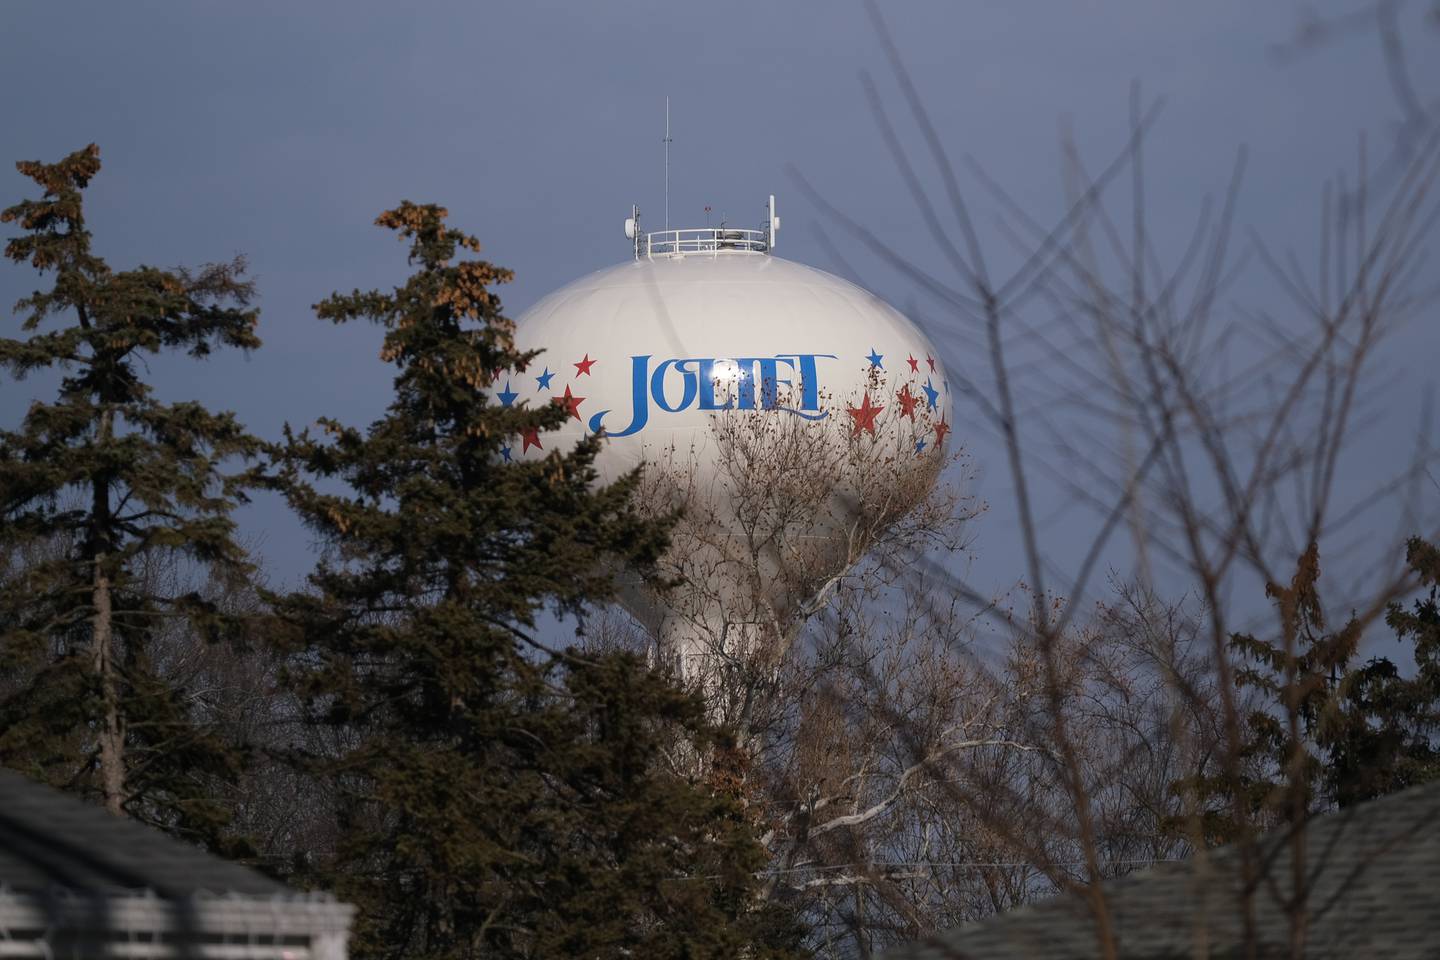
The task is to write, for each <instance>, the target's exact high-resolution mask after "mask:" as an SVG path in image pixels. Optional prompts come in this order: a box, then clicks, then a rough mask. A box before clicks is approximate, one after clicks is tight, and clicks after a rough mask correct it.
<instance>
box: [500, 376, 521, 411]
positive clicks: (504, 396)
mask: <svg viewBox="0 0 1440 960" xmlns="http://www.w3.org/2000/svg"><path fill="white" fill-rule="evenodd" d="M495 396H497V397H499V398H500V406H502V407H508V406H510V405H511V404H513V403H514V402H515V398H516V397H518V396H519V394H518V393H514V392H512V391H511V389H510V381H509V380H506V381H505V389H504V390H501V391H500V392H499V393H497V394H495Z"/></svg>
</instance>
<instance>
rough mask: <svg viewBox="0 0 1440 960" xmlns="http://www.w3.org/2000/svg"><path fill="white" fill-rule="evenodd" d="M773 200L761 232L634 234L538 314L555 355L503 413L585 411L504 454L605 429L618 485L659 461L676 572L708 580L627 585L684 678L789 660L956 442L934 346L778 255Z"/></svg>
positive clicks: (539, 341)
mask: <svg viewBox="0 0 1440 960" xmlns="http://www.w3.org/2000/svg"><path fill="white" fill-rule="evenodd" d="M773 204H774V200H773V198H771V205H770V208H769V210H768V217H767V220H766V229H764V230H737V229H733V228H725V227H721V228H704V229H695V230H667V231H662V232H656V233H648V234H646V233H642V232H641V231H640V230H639V226H638V223H637V222H636V220H635V219H631V220H627V221H626V225H625V226H626V229H625V233H626V236H627V237H628V238H630V239H631V241H632V245H633V256H632V257H631V258H630V259H629V260H627V261H626V262H624V263H621V264H618V265H616V266H613V267H609V268H607V269H604V270H600V271H598V272H596V273H593V274H591V275H590V276H587V277H583V278H581V279H579V280H576V281H575V282H573V283H571V284H569V285H568V286H565V287H562V288H561V289H559V290H557V291H555V292H554V293H552V294H550V295H549V296H546V297H545V298H544V299H542V300H541V301H539V302H538V303H537V304H535V306H534V307H532V308H531V309H530V310H528V311H526V312H525V314H524V315H523V316H521V317H520V318H519V320H518V322H517V329H516V342H517V345H518V346H519V347H520V348H521V349H524V350H530V349H543V350H544V351H545V352H544V353H543V354H542V355H541V356H540V357H538V358H537V359H536V360H535V361H534V362H533V364H532V365H531V367H530V368H529V369H526V370H524V371H507V372H505V373H502V375H501V377H500V379H499V382H498V384H497V388H498V389H497V391H496V394H497V396H498V398H499V402H501V403H505V404H511V403H516V404H519V403H528V404H531V405H535V404H542V403H558V404H563V405H564V406H566V407H567V409H569V410H570V411H571V419H569V420H568V421H567V426H566V427H565V428H564V429H563V430H561V431H559V432H556V433H549V434H538V435H532V436H529V437H519V438H516V439H515V441H514V442H513V444H511V446H510V447H508V448H507V449H506V451H504V455H505V456H507V457H509V458H513V459H522V458H523V459H533V458H538V457H543V456H545V455H547V454H548V452H549V451H551V450H554V449H565V448H567V447H568V446H570V445H572V444H573V442H574V441H575V440H577V439H578V438H580V437H581V436H583V435H587V434H591V433H597V432H603V433H604V435H605V437H606V440H605V444H604V450H603V452H602V453H601V455H600V457H599V459H598V462H597V467H598V469H599V471H600V474H601V476H602V479H604V480H611V479H614V478H615V477H618V476H620V475H622V474H624V473H626V472H627V471H630V470H632V469H634V468H635V467H637V466H639V465H641V464H644V465H645V466H646V471H647V474H648V475H649V476H651V477H658V478H661V479H662V480H663V482H664V484H668V485H669V487H671V488H674V490H675V491H677V493H676V495H677V496H679V497H680V499H681V500H683V501H684V506H685V509H686V510H687V511H688V513H689V520H688V522H689V524H690V530H691V532H690V533H689V534H685V535H681V536H677V539H676V543H675V545H674V546H672V550H671V556H670V557H668V558H667V564H668V566H669V567H670V571H671V572H672V573H676V572H678V573H680V574H681V575H686V576H689V577H690V578H691V579H692V580H696V581H699V582H696V583H692V584H690V585H689V586H688V587H682V588H680V589H679V590H678V591H677V590H675V589H670V590H665V591H657V590H655V589H653V588H652V587H651V586H649V585H647V584H643V583H641V582H639V581H638V579H636V578H634V577H633V576H631V577H627V578H625V579H624V581H623V587H624V588H623V590H622V602H623V603H624V604H625V606H626V607H627V609H629V610H630V612H631V613H633V614H634V615H635V616H636V617H637V619H639V620H640V622H641V623H642V624H643V625H645V626H646V628H647V629H648V630H649V631H650V632H651V633H652V635H653V636H654V637H655V639H656V640H657V641H658V642H659V643H660V645H661V647H662V649H665V650H668V651H669V652H670V653H672V654H675V655H678V656H679V658H680V663H681V665H682V667H686V668H687V672H690V670H689V665H690V664H692V662H693V661H694V660H695V659H696V658H702V659H703V658H704V657H705V656H707V649H708V650H709V653H714V652H715V650H714V647H715V644H716V643H723V644H726V645H729V646H730V647H732V648H734V647H735V645H736V644H742V645H743V644H750V645H752V646H753V644H755V643H756V638H757V637H758V636H761V635H763V634H767V633H768V634H770V635H771V643H770V646H771V655H773V654H774V652H775V651H774V649H773V648H774V646H775V645H776V644H777V643H778V644H779V645H780V646H781V647H782V648H783V647H784V646H786V645H788V643H789V642H790V641H791V640H793V638H794V634H795V632H797V631H798V629H799V626H800V625H802V623H803V620H804V618H805V616H807V615H808V612H809V611H810V610H811V609H812V607H813V605H814V604H815V603H816V600H817V596H818V595H819V594H820V593H821V592H822V591H824V590H826V589H828V586H829V585H830V584H833V582H834V580H835V578H836V577H837V576H839V575H840V574H842V573H843V572H844V569H845V568H846V567H847V566H848V565H849V564H850V563H852V562H854V561H855V560H856V559H857V549H863V547H864V544H863V543H860V542H859V541H858V540H857V533H856V531H857V530H869V531H870V532H874V527H875V526H876V525H877V524H878V525H884V524H888V523H891V522H893V521H894V520H895V519H896V518H898V517H901V516H903V515H904V513H905V512H906V511H907V510H909V509H910V508H911V507H912V506H913V505H914V504H915V503H916V502H918V501H919V500H920V499H923V497H924V496H925V495H926V493H927V492H928V490H929V487H930V485H931V484H933V482H934V479H935V477H936V475H937V474H938V472H939V468H940V465H941V463H942V462H943V459H944V456H945V451H946V449H947V447H948V446H949V445H950V437H949V433H950V422H951V417H950V409H951V408H950V402H949V401H950V397H949V385H948V382H947V378H946V373H945V369H944V367H943V365H942V364H941V362H940V359H939V357H938V354H937V352H936V350H935V348H934V346H933V345H932V344H931V343H930V342H929V341H928V340H927V339H926V338H925V336H924V335H923V334H922V333H921V332H920V330H919V329H918V328H917V327H916V326H915V324H913V323H911V322H910V321H909V320H908V319H906V318H905V317H904V316H903V315H901V314H900V313H899V312H898V311H896V310H895V309H893V308H892V307H890V306H889V305H888V304H886V303H885V302H883V301H882V300H880V299H879V298H878V297H876V296H874V295H873V294H871V293H869V292H867V291H866V290H863V289H861V288H860V287H858V286H856V285H855V284H853V283H850V282H848V281H846V280H843V279H841V278H839V277H836V276H833V275H832V274H829V273H825V272H824V271H821V270H817V269H815V268H813V267H808V266H804V265H802V264H799V263H794V262H791V261H788V260H782V259H780V258H779V257H776V256H774V255H773V254H772V252H771V251H772V249H773V247H774V241H775V234H776V231H777V229H778V227H779V218H777V217H776V216H775V214H774V206H773ZM682 488H683V489H682ZM651 491H652V493H653V491H654V486H653V485H652V486H651ZM681 493H683V496H680V494H681ZM807 499H808V500H809V501H811V502H809V503H808V505H807V506H805V507H804V508H803V509H798V510H796V512H795V513H794V518H793V519H787V518H785V517H783V516H779V514H783V513H784V512H785V511H786V510H790V509H792V507H787V506H786V505H785V504H786V503H792V504H793V503H794V502H795V501H797V500H807ZM761 501H764V502H761ZM675 502H679V500H676V501H675ZM766 524H768V525H769V526H768V527H766V529H767V530H768V531H769V533H768V535H757V529H758V528H759V527H764V526H765V525H766ZM777 531H778V533H777ZM758 539H764V540H766V542H765V543H757V542H756V541H757V540H758ZM860 539H862V540H863V539H864V538H863V537H861V538H860ZM687 571H688V573H687ZM777 634H778V635H777ZM721 638H724V639H721ZM780 652H782V653H783V649H782V650H781V651H780Z"/></svg>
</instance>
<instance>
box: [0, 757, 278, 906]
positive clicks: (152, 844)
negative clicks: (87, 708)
mask: <svg viewBox="0 0 1440 960" xmlns="http://www.w3.org/2000/svg"><path fill="white" fill-rule="evenodd" d="M0 889H3V890H8V891H10V892H12V893H19V894H36V895H40V894H45V893H51V892H56V891H59V890H66V891H70V892H73V893H78V894H84V895H104V896H108V895H112V894H117V893H124V892H138V891H141V890H151V891H154V893H156V894H158V895H160V896H162V897H166V898H173V899H178V898H181V897H188V896H190V895H192V894H195V893H200V892H206V893H211V894H226V893H236V894H245V895H251V896H265V897H269V896H273V895H276V894H292V893H293V892H294V891H292V890H290V889H289V888H287V887H284V886H282V885H281V884H279V883H276V882H275V881H273V880H271V879H269V878H267V877H265V876H262V875H261V874H259V873H257V872H255V871H254V870H250V869H247V868H245V867H242V866H239V865H238V864H234V863H230V862H228V861H225V860H221V859H220V858H219V857H214V856H211V855H210V854H207V853H205V852H204V851H202V850H199V849H197V848H195V847H192V846H190V845H189V844H187V843H183V842H181V841H179V840H176V839H174V838H172V837H169V836H166V835H165V834H163V833H160V832H159V831H158V830H152V829H151V828H149V827H146V826H143V825H141V824H138V823H135V822H134V821H131V820H126V819H122V818H120V817H115V816H112V815H111V814H110V813H108V812H107V811H105V810H103V809H101V808H100V807H97V806H93V805H91V804H88V803H84V802H83V801H81V800H79V799H77V798H75V797H72V796H69V795H67V794H64V793H61V792H60V791H57V790H52V789H51V788H49V787H46V786H42V785H40V784H37V783H33V782H31V781H30V780H27V779H26V778H25V777H23V776H21V775H20V774H18V773H15V772H13V771H10V770H0Z"/></svg>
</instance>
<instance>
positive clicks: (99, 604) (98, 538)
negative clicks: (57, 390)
mask: <svg viewBox="0 0 1440 960" xmlns="http://www.w3.org/2000/svg"><path fill="white" fill-rule="evenodd" d="M114 418H115V413H114V411H113V410H111V409H110V408H109V407H107V408H106V409H105V411H104V412H103V413H102V414H101V415H100V438H99V439H100V443H101V444H102V445H104V444H108V443H109V441H110V437H111V434H112V432H113V429H114ZM92 493H93V501H92V504H91V513H90V523H91V533H90V543H91V562H92V564H93V565H94V566H93V571H94V579H93V581H92V584H93V586H92V588H91V593H90V605H91V607H92V609H93V610H94V614H93V615H92V616H91V620H90V637H91V644H92V646H91V665H92V667H93V668H94V670H95V675H96V676H97V677H98V678H99V679H100V702H101V718H100V791H101V794H102V795H103V796H104V798H105V809H107V810H109V811H110V812H111V813H113V814H115V815H117V816H119V815H122V814H123V813H124V812H125V810H124V804H125V731H124V727H123V724H122V721H121V718H120V685H119V683H118V682H117V678H116V676H115V671H116V657H115V642H114V641H115V632H114V616H113V610H112V606H111V595H112V591H111V583H110V574H109V571H107V570H106V569H105V566H106V563H107V561H108V560H109V557H110V545H111V544H110V539H111V538H110V533H111V531H110V478H109V476H108V474H102V475H100V476H97V477H96V478H95V481H94V485H93V487H92Z"/></svg>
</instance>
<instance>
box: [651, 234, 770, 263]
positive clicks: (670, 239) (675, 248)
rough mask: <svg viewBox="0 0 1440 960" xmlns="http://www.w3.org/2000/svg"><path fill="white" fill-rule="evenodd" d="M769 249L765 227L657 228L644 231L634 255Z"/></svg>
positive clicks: (761, 250)
mask: <svg viewBox="0 0 1440 960" xmlns="http://www.w3.org/2000/svg"><path fill="white" fill-rule="evenodd" d="M769 249H770V237H769V235H768V234H766V232H765V231H764V230H740V229H737V228H734V227H702V228H698V229H693V230H656V231H654V232H652V233H647V234H645V238H644V242H643V243H639V244H636V250H635V255H636V256H637V257H642V256H644V257H654V256H666V255H678V254H687V253H721V252H725V251H739V252H745V253H764V252H765V251H767V250H769Z"/></svg>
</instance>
